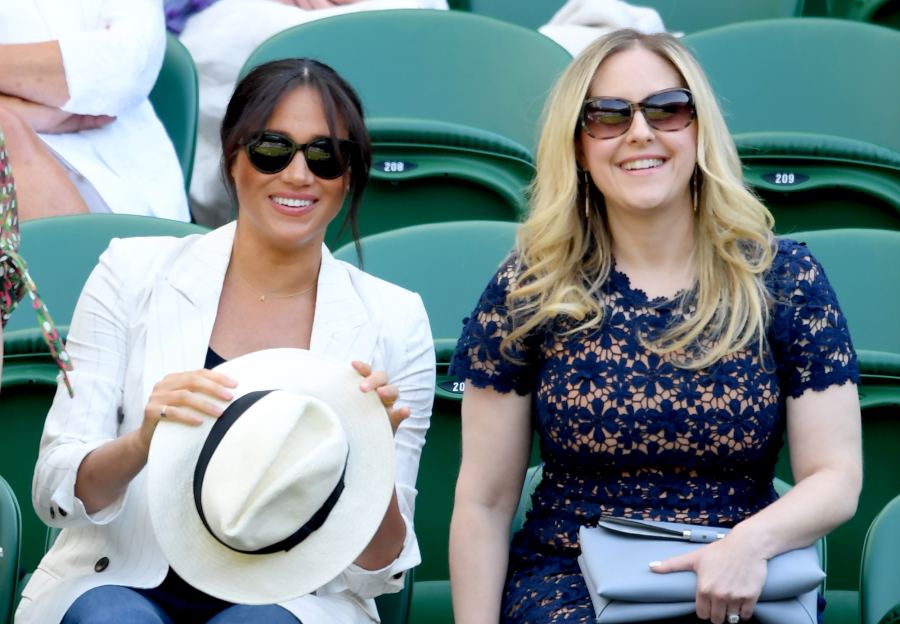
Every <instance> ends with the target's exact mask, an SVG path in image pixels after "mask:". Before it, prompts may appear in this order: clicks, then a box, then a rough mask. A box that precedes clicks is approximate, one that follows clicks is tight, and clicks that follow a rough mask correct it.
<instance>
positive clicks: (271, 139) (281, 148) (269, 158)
mask: <svg viewBox="0 0 900 624" xmlns="http://www.w3.org/2000/svg"><path fill="white" fill-rule="evenodd" d="M247 156H248V158H249V159H250V164H252V165H253V166H254V167H255V168H256V169H257V170H258V171H260V172H262V173H278V172H279V171H281V170H282V169H284V168H285V167H287V166H288V165H289V164H290V162H291V159H292V158H293V157H294V146H293V144H292V143H291V142H290V141H288V140H287V139H285V138H284V137H280V136H278V135H277V134H268V133H264V134H262V135H261V136H260V137H259V138H258V139H257V140H256V141H254V142H253V143H250V144H249V145H248V146H247Z"/></svg>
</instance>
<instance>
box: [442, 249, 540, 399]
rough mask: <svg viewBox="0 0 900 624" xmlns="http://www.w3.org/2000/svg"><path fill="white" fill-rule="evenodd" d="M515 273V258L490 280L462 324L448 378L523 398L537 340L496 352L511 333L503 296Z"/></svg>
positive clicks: (532, 370) (531, 383) (530, 384)
mask: <svg viewBox="0 0 900 624" xmlns="http://www.w3.org/2000/svg"><path fill="white" fill-rule="evenodd" d="M519 271H520V269H519V268H518V263H517V260H516V257H515V256H514V255H511V256H509V257H508V258H507V259H506V260H505V261H504V262H503V264H502V265H501V266H500V268H499V269H498V270H497V273H496V274H495V275H494V277H493V278H491V281H490V282H489V283H488V285H487V288H485V289H484V292H483V293H482V295H481V299H479V301H478V305H477V306H475V309H474V310H473V311H472V314H471V315H470V316H469V317H468V318H466V319H464V320H463V331H462V335H461V336H460V338H459V342H458V343H457V345H456V351H455V352H454V354H453V360H452V361H451V363H450V374H451V375H453V376H455V377H456V378H457V379H460V380H462V379H465V380H466V381H467V382H468V383H470V384H471V385H473V386H475V387H476V388H493V389H494V390H496V391H497V392H501V393H504V394H507V393H509V392H512V391H515V392H516V393H518V394H520V395H523V396H524V395H526V394H528V393H529V392H531V391H532V389H533V388H534V384H535V371H536V370H537V366H538V362H537V357H538V351H539V350H538V349H537V348H536V344H535V343H536V341H537V336H536V335H534V334H532V335H529V336H527V337H525V338H524V339H522V340H518V341H516V342H515V343H514V344H512V345H510V346H511V348H510V349H509V350H508V351H507V352H502V351H501V348H500V345H501V342H502V340H503V339H504V338H505V337H506V336H508V335H509V334H510V332H511V331H512V329H513V318H512V316H511V315H510V312H509V309H508V307H507V305H506V295H507V293H508V292H509V291H510V285H511V284H514V283H515V279H516V277H517V275H518V273H519Z"/></svg>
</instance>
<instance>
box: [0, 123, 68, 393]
mask: <svg viewBox="0 0 900 624" xmlns="http://www.w3.org/2000/svg"><path fill="white" fill-rule="evenodd" d="M18 249H19V218H18V209H17V206H16V183H15V180H14V179H13V175H12V169H11V168H10V166H9V158H8V156H7V153H6V145H5V143H4V140H3V133H2V132H0V322H2V323H3V326H4V327H5V326H6V322H7V320H9V316H10V314H12V311H13V310H14V309H15V307H16V304H17V303H18V302H19V300H21V299H23V298H24V297H25V296H26V295H27V296H28V300H29V302H30V303H31V307H32V308H33V309H34V311H35V313H36V314H37V318H38V324H39V325H40V327H41V331H42V332H43V334H44V340H45V341H46V343H47V346H48V347H49V348H50V355H51V356H52V357H53V359H54V360H55V361H56V364H57V366H59V370H60V371H61V372H62V376H63V381H64V382H65V384H66V389H68V391H69V396H72V385H71V383H70V382H69V376H68V375H67V372H68V371H70V370H72V363H71V362H70V361H69V354H68V353H66V348H65V346H64V345H63V343H62V339H61V338H60V336H59V332H58V331H57V330H56V326H55V325H54V324H53V319H51V318H50V313H49V312H48V311H47V307H46V306H45V305H44V304H43V302H42V301H41V298H40V297H39V296H38V292H37V288H36V287H35V285H34V282H33V281H32V280H31V276H30V275H29V274H28V266H27V265H26V264H25V260H24V259H23V258H22V256H20V255H19V252H18Z"/></svg>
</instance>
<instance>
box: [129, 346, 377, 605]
mask: <svg viewBox="0 0 900 624" xmlns="http://www.w3.org/2000/svg"><path fill="white" fill-rule="evenodd" d="M214 370H216V371H220V372H222V373H225V374H226V375H228V376H229V377H231V378H233V379H234V380H235V381H237V382H238V386H237V388H235V389H233V391H232V392H233V394H234V398H235V399H237V398H239V397H241V396H243V395H244V394H247V393H248V392H252V391H254V390H271V389H275V390H288V391H292V392H296V393H298V394H303V395H309V396H313V397H315V398H317V399H320V400H322V401H324V402H325V403H327V404H328V405H329V406H331V408H332V409H333V410H334V411H335V412H336V413H337V415H338V417H339V418H340V420H341V423H342V425H343V427H344V430H345V434H346V436H347V439H348V442H349V446H350V455H349V458H348V461H347V472H346V475H345V489H344V492H343V493H342V494H341V497H340V499H339V500H338V502H337V504H336V505H335V506H334V508H333V509H332V510H331V513H330V514H329V516H328V519H327V520H326V522H325V524H324V525H323V526H322V527H320V528H319V529H317V530H316V531H315V532H313V533H312V534H311V535H310V536H309V537H307V538H306V539H305V540H304V541H303V542H301V543H300V544H297V545H296V546H294V547H293V548H292V549H291V550H289V551H286V552H278V553H272V554H266V555H252V554H244V553H239V552H236V551H233V550H231V549H229V548H228V547H226V546H224V545H222V544H221V543H219V541H217V540H216V539H215V538H214V537H213V536H212V535H210V533H209V532H208V531H207V530H206V527H205V526H204V525H203V522H202V521H201V520H200V517H199V514H198V513H197V509H196V507H195V505H194V498H193V475H194V467H195V465H196V462H197V457H198V455H199V453H200V449H201V448H202V447H203V443H204V441H205V440H206V437H207V434H208V433H209V430H210V428H211V427H212V425H213V422H214V419H212V418H209V417H204V418H203V423H202V424H200V425H199V426H196V427H191V426H188V425H184V424H181V423H177V422H166V421H163V422H160V423H159V425H158V426H157V428H156V432H155V433H154V435H153V440H152V442H151V444H150V454H149V458H148V461H147V493H148V504H149V508H150V518H151V521H152V523H153V529H154V532H155V533H156V539H157V541H158V542H159V545H160V547H161V548H162V551H163V553H164V554H165V556H166V558H167V559H168V561H169V564H170V565H171V567H172V568H173V569H174V570H175V572H177V573H178V575H179V576H181V577H182V578H183V579H184V580H185V581H187V582H188V583H189V584H191V585H192V586H194V587H195V588H197V589H199V590H200V591H202V592H204V593H207V594H209V595H210V596H215V597H216V598H220V599H222V600H226V601H228V602H231V603H234V604H273V603H279V602H285V601H288V600H291V599H293V598H297V597H299V596H302V595H305V594H308V593H310V592H313V591H315V590H316V589H318V588H319V587H321V586H322V585H324V584H325V583H327V582H329V581H331V580H332V579H334V578H335V577H337V576H338V574H340V573H341V572H342V571H343V570H344V569H346V568H347V566H348V565H350V564H351V563H352V562H353V561H354V560H355V559H356V558H357V557H358V556H359V555H360V554H361V553H362V551H363V550H364V549H365V547H366V546H367V545H368V544H369V542H370V541H371V539H372V537H373V536H374V535H375V532H376V531H377V530H378V527H379V525H380V524H381V521H382V519H383V517H384V514H385V512H386V511H387V507H388V504H389V503H390V500H391V495H392V493H393V489H394V479H395V462H394V439H393V432H392V431H391V426H390V421H389V419H388V418H387V415H386V413H385V410H384V406H383V405H382V404H381V401H380V400H379V398H378V397H377V395H376V394H375V393H374V392H367V393H363V392H361V391H360V390H359V383H360V381H361V377H360V375H359V373H357V372H356V371H355V370H354V369H353V367H352V366H350V364H349V363H343V362H339V361H337V360H334V359H332V358H329V357H326V356H322V355H319V354H314V353H311V352H309V351H306V350H303V349H267V350H264V351H256V352H254V353H249V354H247V355H243V356H241V357H237V358H234V359H233V360H230V361H228V362H225V363H223V364H221V365H219V366H217V367H216V368H215V369H214ZM223 405H225V404H224V403H223Z"/></svg>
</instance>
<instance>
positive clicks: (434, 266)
mask: <svg viewBox="0 0 900 624" xmlns="http://www.w3.org/2000/svg"><path fill="white" fill-rule="evenodd" d="M516 228H517V225H516V224H514V223H509V222H489V221H471V222H447V223H432V224H425V225H417V226H410V227H407V228H402V229H399V230H394V231H391V232H383V233H381V234H375V235H372V236H367V237H365V238H364V239H363V240H362V251H363V260H364V268H365V270H366V271H367V272H369V273H371V274H373V275H375V276H377V277H380V278H382V279H385V280H388V281H390V282H393V283H395V284H398V285H400V286H403V287H404V288H408V289H409V290H412V291H415V292H418V293H419V294H420V295H421V296H422V300H423V301H424V303H425V309H426V311H427V312H428V317H429V320H430V322H431V330H432V335H433V336H434V337H435V341H436V346H437V351H438V353H437V356H438V389H437V396H436V397H435V404H434V409H433V411H432V416H431V426H430V428H429V430H428V434H427V436H426V441H425V447H424V449H423V452H422V459H421V462H420V464H419V477H418V482H417V489H418V490H419V495H418V498H417V501H416V536H417V537H418V540H419V546H420V548H421V550H422V564H421V565H420V566H419V568H418V569H417V571H416V576H417V579H419V580H420V581H430V580H437V579H447V578H448V575H449V573H448V568H447V538H448V532H449V526H450V515H451V512H452V510H453V494H454V490H455V488H456V476H457V473H458V471H459V461H460V457H461V450H460V443H461V441H460V424H461V423H460V415H459V408H460V397H461V394H462V389H461V388H460V386H459V383H458V382H456V380H453V379H450V378H449V377H447V375H446V371H447V366H448V364H449V360H450V356H451V355H452V350H453V346H454V345H455V344H456V339H457V338H458V337H459V334H460V332H461V330H462V319H463V317H465V316H467V315H468V314H469V313H470V312H471V311H472V309H473V308H474V307H475V304H476V303H477V301H478V298H479V296H480V295H481V291H482V290H483V289H484V287H485V285H486V284H487V282H488V280H489V279H490V278H491V276H492V275H493V274H494V272H495V271H496V270H497V267H499V266H500V263H501V262H502V261H503V259H504V258H505V257H506V255H507V254H508V253H509V251H510V250H511V249H512V247H513V245H514V242H515V232H516ZM335 256H336V257H337V258H339V259H342V260H345V261H347V262H350V263H354V264H355V263H356V251H355V249H354V248H353V246H352V245H347V246H344V247H342V248H340V249H338V250H337V251H335ZM417 595H418V594H417Z"/></svg>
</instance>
